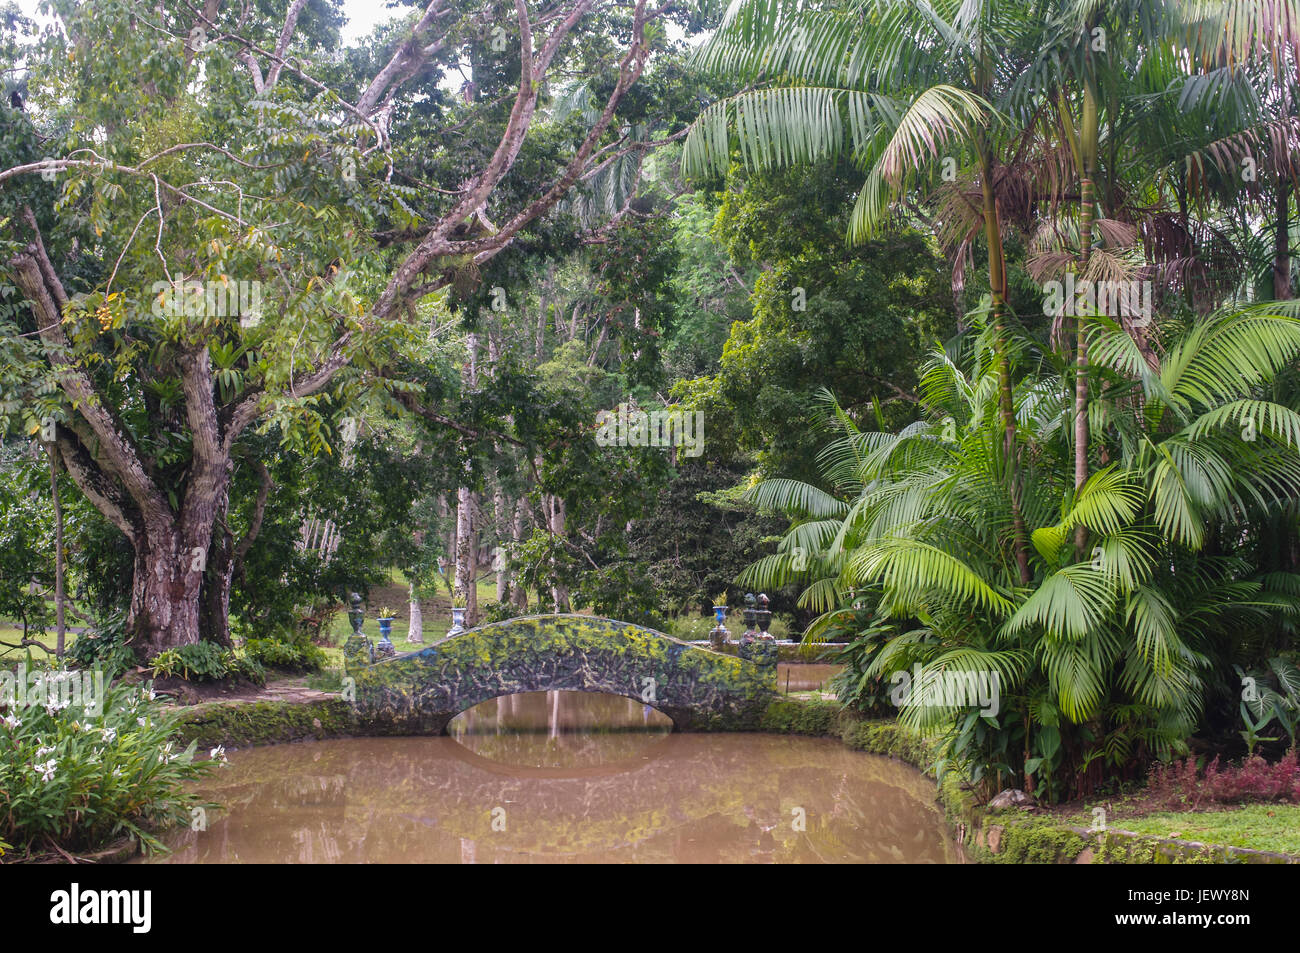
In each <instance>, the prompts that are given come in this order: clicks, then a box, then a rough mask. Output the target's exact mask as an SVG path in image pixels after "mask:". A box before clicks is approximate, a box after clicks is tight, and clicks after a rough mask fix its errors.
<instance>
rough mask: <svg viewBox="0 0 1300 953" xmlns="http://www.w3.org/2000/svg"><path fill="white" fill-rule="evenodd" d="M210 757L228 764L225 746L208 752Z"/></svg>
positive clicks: (219, 746)
mask: <svg viewBox="0 0 1300 953" xmlns="http://www.w3.org/2000/svg"><path fill="white" fill-rule="evenodd" d="M208 757H210V758H211V759H212V760H213V761H220V762H222V763H226V762H227V758H226V748H225V745H217V746H216V747H215V748H213V749H212V750H211V751H209V752H208Z"/></svg>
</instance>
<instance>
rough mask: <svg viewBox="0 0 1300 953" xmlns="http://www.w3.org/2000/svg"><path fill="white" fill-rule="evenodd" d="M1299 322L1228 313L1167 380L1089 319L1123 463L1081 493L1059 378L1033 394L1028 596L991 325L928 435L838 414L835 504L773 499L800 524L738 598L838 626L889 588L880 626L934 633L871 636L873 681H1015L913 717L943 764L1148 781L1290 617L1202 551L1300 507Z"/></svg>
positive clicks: (939, 403) (1175, 354) (1090, 780)
mask: <svg viewBox="0 0 1300 953" xmlns="http://www.w3.org/2000/svg"><path fill="white" fill-rule="evenodd" d="M986 310H987V311H988V312H991V307H989V308H986ZM1297 317H1298V315H1297V314H1296V313H1288V312H1286V311H1285V309H1283V310H1279V309H1276V308H1273V309H1262V308H1259V307H1256V308H1252V309H1247V310H1239V311H1231V312H1222V313H1218V314H1215V315H1213V316H1211V317H1210V318H1208V319H1207V320H1204V321H1200V322H1197V323H1194V324H1192V325H1190V326H1189V327H1187V328H1186V329H1185V330H1184V331H1183V332H1182V333H1181V334H1179V335H1177V336H1176V337H1174V338H1173V339H1172V340H1171V343H1170V346H1169V348H1168V350H1167V352H1166V354H1165V357H1164V359H1163V361H1162V362H1161V364H1160V365H1159V366H1158V367H1157V368H1155V369H1152V368H1151V367H1150V365H1149V364H1148V362H1147V358H1146V356H1145V355H1144V354H1143V353H1142V351H1141V349H1140V348H1139V347H1138V345H1137V344H1136V342H1134V341H1133V339H1132V338H1131V337H1130V336H1129V335H1128V334H1127V333H1125V331H1124V329H1123V328H1122V327H1120V326H1119V325H1118V324H1116V323H1115V322H1113V321H1111V320H1109V319H1107V318H1105V317H1100V316H1092V317H1086V318H1084V319H1083V320H1084V323H1085V327H1086V333H1087V334H1088V341H1087V344H1088V347H1089V353H1090V354H1091V356H1092V358H1091V359H1092V361H1093V362H1094V364H1095V367H1096V372H1097V373H1098V374H1099V375H1101V377H1102V379H1103V381H1104V384H1105V386H1104V388H1103V389H1101V390H1100V391H1099V392H1098V393H1096V394H1094V396H1093V397H1092V398H1091V399H1090V404H1089V407H1088V409H1087V410H1088V413H1089V416H1090V418H1091V419H1092V420H1093V421H1094V422H1096V424H1097V425H1098V426H1097V430H1098V431H1099V432H1104V433H1106V434H1108V435H1112V436H1113V438H1114V444H1115V448H1114V449H1115V454H1114V459H1113V460H1112V462H1111V463H1109V464H1108V465H1107V466H1105V467H1103V468H1101V469H1098V470H1096V471H1095V472H1093V473H1091V474H1090V476H1089V478H1088V480H1087V481H1086V482H1085V483H1084V485H1083V486H1082V487H1079V488H1076V487H1075V486H1074V480H1073V466H1072V454H1071V453H1070V452H1069V450H1070V448H1069V435H1068V429H1069V428H1068V421H1069V419H1070V415H1071V407H1070V403H1071V401H1070V400H1069V399H1068V398H1067V394H1066V391H1065V390H1064V389H1063V388H1062V386H1061V384H1062V381H1061V379H1060V377H1059V376H1057V375H1055V374H1050V373H1049V374H1041V375H1027V376H1025V377H1024V378H1023V379H1022V380H1020V381H1019V382H1018V383H1017V385H1016V387H1015V408H1016V414H1017V418H1018V422H1019V426H1020V429H1021V433H1022V436H1023V439H1024V440H1025V442H1026V448H1027V452H1026V461H1027V462H1026V470H1025V472H1026V477H1027V479H1026V484H1025V496H1024V499H1023V502H1024V513H1025V516H1026V519H1027V520H1028V522H1029V525H1030V526H1032V527H1034V529H1033V533H1032V537H1031V538H1032V542H1033V547H1034V553H1033V557H1032V569H1033V573H1034V575H1033V578H1032V582H1031V583H1030V584H1028V585H1025V584H1022V583H1021V582H1020V578H1019V572H1018V568H1017V566H1016V563H1015V560H1014V558H1013V556H1012V555H1011V554H1010V553H1009V552H1008V549H1007V546H1006V545H1005V542H1006V540H1007V538H1008V535H1009V531H1010V526H1009V523H1010V520H1009V517H1008V514H1009V512H1010V500H1009V496H1008V491H1007V487H1006V486H1005V484H1004V483H1003V482H1002V481H1000V480H999V479H997V477H996V473H997V465H996V458H997V455H998V453H999V442H1000V441H999V431H1000V423H999V419H998V418H999V411H998V403H999V401H998V396H997V391H998V389H999V387H1000V384H999V382H998V380H997V374H996V371H995V370H994V363H995V362H994V360H993V356H992V353H991V351H992V339H993V334H992V333H991V330H992V329H991V325H989V324H988V316H987V315H985V316H984V317H983V319H982V320H983V323H984V324H985V325H986V327H985V329H984V330H983V332H982V333H981V334H980V335H979V336H978V337H977V338H976V339H975V341H974V342H973V343H972V345H971V346H970V349H969V352H968V354H967V355H966V359H965V360H958V359H957V358H958V357H959V356H960V355H953V354H949V353H946V352H936V353H935V355H934V357H933V359H932V361H931V362H930V363H929V364H928V365H927V366H926V367H925V368H924V370H923V374H922V383H921V397H922V404H923V409H924V411H925V414H926V419H924V420H922V421H920V422H918V423H916V424H913V425H911V426H910V427H908V428H906V429H905V430H904V431H902V432H900V433H897V434H886V433H870V432H862V431H860V430H859V429H858V428H857V426H856V425H855V424H854V423H853V421H852V420H851V419H850V418H848V417H847V415H845V414H844V413H843V411H842V410H840V409H839V408H838V407H836V406H835V405H834V404H833V401H830V399H829V398H828V403H829V405H830V409H829V413H828V417H827V419H828V420H829V421H831V422H832V423H833V426H834V427H835V429H836V431H837V432H838V436H837V439H836V440H835V441H834V442H832V443H831V444H830V445H829V446H828V448H827V450H826V451H825V452H824V454H823V455H822V460H821V462H822V464H823V467H824V472H825V474H826V480H827V485H828V486H829V487H830V488H831V490H830V491H827V490H823V489H820V488H817V487H811V486H806V485H802V484H798V483H794V482H792V481H788V480H775V481H767V482H765V483H762V484H759V485H758V486H757V487H756V488H755V489H754V490H752V491H751V493H750V497H751V499H753V500H754V501H755V502H757V503H759V504H761V505H764V506H768V507H773V508H779V509H783V510H785V511H786V512H787V513H789V514H790V515H792V516H793V517H794V519H795V525H794V526H793V528H792V529H791V531H790V532H789V534H787V536H786V537H785V539H784V540H783V543H782V546H781V548H780V551H779V552H778V553H777V554H776V555H775V556H772V557H768V558H767V559H765V560H762V561H760V562H758V563H756V564H754V565H753V566H751V567H750V568H749V569H748V570H747V571H746V572H745V574H744V575H742V577H741V578H740V580H739V581H740V582H741V583H742V584H745V585H751V584H752V585H761V586H779V585H783V584H787V583H789V582H799V583H801V584H803V585H804V586H805V589H804V592H803V595H802V596H801V600H802V601H803V603H804V604H805V605H807V606H809V607H813V608H818V609H821V610H822V611H823V612H824V613H825V614H824V615H823V617H822V620H819V621H820V623H821V624H825V622H826V620H827V619H828V618H829V617H832V616H834V615H835V613H836V612H837V611H840V610H841V609H842V607H843V606H845V605H847V604H848V602H849V600H850V598H851V593H853V592H854V591H855V590H860V589H866V588H871V587H879V591H880V592H881V605H880V608H881V610H883V611H884V612H886V613H887V614H888V616H889V617H890V618H891V619H893V620H898V621H903V620H908V619H910V620H915V622H916V623H917V625H916V627H915V628H913V629H911V630H910V631H907V632H903V633H899V632H897V630H896V629H876V630H874V631H873V632H872V633H871V634H870V636H869V638H870V639H872V640H876V641H878V642H879V643H880V644H879V645H878V646H876V650H875V651H874V653H873V655H872V661H871V663H870V665H869V666H868V668H867V670H866V672H865V674H867V675H872V676H878V677H881V678H888V677H891V676H893V675H894V673H896V672H899V671H907V670H909V669H910V668H911V666H913V665H917V664H919V665H921V666H922V673H923V675H922V679H923V681H922V688H923V689H924V686H926V685H931V684H934V683H935V682H936V681H937V680H938V679H940V678H944V677H947V676H948V675H950V674H952V673H963V674H964V675H966V676H973V675H977V674H983V675H986V676H987V675H989V674H990V673H997V677H998V679H999V681H1000V684H1001V686H1002V691H1003V695H1002V705H1001V711H1000V712H998V713H995V714H994V716H993V717H991V718H990V717H987V716H986V715H983V714H981V712H980V711H979V710H978V709H977V708H974V707H972V706H971V705H969V704H967V705H960V704H946V705H940V706H932V705H927V704H923V703H908V704H904V705H903V707H902V710H901V713H900V717H901V718H902V720H903V721H904V722H906V723H909V724H912V725H914V726H916V727H918V728H921V729H925V730H931V731H942V732H944V733H945V734H946V737H947V742H948V745H947V754H946V756H945V757H946V758H947V759H951V760H953V761H956V762H960V763H963V764H964V765H965V766H966V768H967V769H968V770H969V771H970V773H971V774H972V776H973V777H974V778H975V779H976V780H978V779H980V778H981V777H988V778H994V777H996V778H997V780H998V781H999V782H1001V780H1002V779H1003V778H1004V777H1005V776H1006V775H1008V774H1010V775H1023V776H1024V778H1025V783H1026V785H1027V786H1029V787H1031V788H1032V784H1033V780H1034V778H1037V779H1039V780H1040V781H1041V783H1042V784H1043V786H1044V787H1045V788H1046V789H1047V791H1048V793H1049V794H1051V795H1053V796H1059V795H1061V794H1079V793H1086V792H1087V791H1088V790H1090V789H1091V787H1092V786H1093V785H1095V784H1096V783H1097V782H1098V781H1099V780H1100V769H1101V767H1102V766H1103V765H1104V764H1109V765H1110V766H1111V767H1112V768H1116V769H1119V770H1121V771H1128V772H1132V771H1134V770H1136V768H1137V767H1138V766H1140V764H1141V763H1142V762H1143V761H1144V760H1145V759H1146V758H1147V757H1149V756H1150V755H1151V754H1156V755H1167V754H1169V753H1171V752H1172V751H1174V750H1176V749H1177V747H1178V746H1179V745H1181V744H1182V742H1183V739H1185V738H1186V737H1187V736H1188V735H1189V734H1190V733H1191V731H1192V730H1193V729H1194V727H1195V725H1196V723H1197V720H1198V718H1199V715H1200V712H1201V709H1202V704H1203V699H1204V696H1205V691H1206V678H1207V674H1209V673H1210V672H1211V671H1212V669H1213V667H1214V664H1215V660H1216V658H1217V657H1218V656H1219V655H1221V654H1222V653H1221V652H1220V651H1219V648H1220V647H1221V645H1222V644H1223V643H1224V641H1225V640H1226V639H1227V638H1228V633H1229V631H1230V629H1231V626H1232V624H1233V621H1234V620H1238V621H1239V620H1240V619H1242V618H1243V617H1247V616H1250V617H1255V618H1256V621H1257V617H1258V616H1260V615H1261V614H1263V613H1265V611H1266V609H1267V607H1268V605H1269V604H1270V603H1277V602H1280V601H1284V600H1281V598H1280V596H1279V595H1278V594H1277V593H1272V592H1266V591H1265V590H1266V588H1267V587H1266V586H1265V583H1264V581H1261V580H1259V579H1255V578H1253V577H1252V576H1251V574H1250V573H1249V572H1248V571H1247V569H1246V568H1245V567H1243V566H1242V565H1240V561H1238V560H1233V559H1231V558H1225V557H1222V556H1219V555H1215V554H1212V553H1205V552H1203V551H1204V550H1205V544H1206V540H1207V538H1208V537H1209V536H1210V535H1211V534H1212V532H1213V531H1214V530H1215V528H1216V527H1223V526H1230V527H1235V528H1236V530H1235V533H1236V535H1237V536H1240V535H1241V534H1242V533H1241V527H1242V526H1243V525H1246V524H1249V523H1251V522H1252V521H1256V520H1258V519H1260V518H1261V517H1262V515H1263V514H1266V513H1268V512H1272V511H1276V509H1277V508H1278V507H1280V506H1283V505H1286V504H1288V503H1293V502H1294V501H1295V500H1296V499H1298V498H1300V414H1297V413H1296V411H1295V410H1294V409H1292V408H1290V407H1287V406H1284V405H1282V404H1279V403H1276V402H1274V401H1271V400H1268V399H1265V396H1264V388H1266V387H1267V386H1268V385H1269V383H1270V382H1271V381H1272V380H1273V379H1275V378H1276V376H1277V375H1278V374H1279V373H1281V372H1282V371H1283V370H1284V369H1285V368H1286V367H1287V366H1288V365H1289V364H1290V363H1291V362H1292V361H1294V360H1295V358H1296V357H1297V356H1298V355H1300V320H1298V319H1297ZM965 367H969V370H966V369H964V368H965ZM1079 526H1083V527H1085V528H1086V530H1087V531H1088V534H1089V538H1090V541H1091V542H1092V543H1093V549H1092V552H1091V558H1090V559H1088V560H1085V561H1079V560H1077V559H1074V558H1073V557H1072V555H1071V554H1069V553H1068V550H1069V549H1071V548H1072V547H1070V546H1068V545H1067V543H1068V541H1069V540H1070V539H1071V537H1072V535H1073V534H1074V531H1075V530H1076V529H1077V528H1078V527H1079ZM1228 535H1231V534H1228ZM1275 575H1276V574H1275ZM1297 583H1300V579H1292V580H1291V581H1290V582H1288V583H1286V585H1283V584H1282V583H1281V582H1279V580H1277V579H1274V580H1272V582H1271V583H1270V586H1271V588H1283V589H1285V588H1287V586H1291V587H1292V588H1294V586H1295V585H1296V584H1297ZM818 625H819V623H814V627H813V628H812V629H811V630H810V631H814V632H815V631H816V630H817V628H818ZM922 697H923V696H922Z"/></svg>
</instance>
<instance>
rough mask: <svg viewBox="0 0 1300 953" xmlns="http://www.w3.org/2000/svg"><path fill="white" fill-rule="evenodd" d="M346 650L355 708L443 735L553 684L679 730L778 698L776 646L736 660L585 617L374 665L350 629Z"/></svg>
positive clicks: (552, 619) (749, 725)
mask: <svg viewBox="0 0 1300 953" xmlns="http://www.w3.org/2000/svg"><path fill="white" fill-rule="evenodd" d="M765 648H767V649H772V648H774V646H771V644H770V643H769V644H768V645H767V646H766V647H765ZM343 652H344V659H345V662H346V665H347V675H348V677H349V678H351V679H353V686H352V687H354V689H355V693H356V694H355V703H356V706H357V710H358V713H359V714H360V715H361V717H362V718H364V719H365V720H366V721H367V722H369V723H370V725H371V727H372V728H373V729H374V730H375V731H377V732H383V733H391V734H440V733H442V732H443V731H445V730H446V727H447V723H448V722H449V721H451V719H452V718H454V717H455V716H456V715H458V714H460V713H461V712H462V711H465V710H467V709H469V708H473V707H474V706H475V705H477V704H479V703H480V702H485V701H488V700H490V699H493V698H497V697H498V696H501V695H514V694H516V693H518V692H541V691H552V690H562V691H578V692H604V693H606V694H610V695H624V696H626V697H628V698H634V699H636V700H638V701H641V702H644V703H645V704H647V705H650V706H651V707H652V708H655V709H656V710H658V711H661V712H663V713H664V714H665V715H667V716H668V717H669V718H671V719H672V722H673V727H674V729H675V730H677V731H745V730H753V729H756V728H757V727H758V726H759V722H760V719H761V717H762V715H763V712H764V710H765V709H766V708H767V705H768V703H769V702H770V701H771V700H772V699H773V698H775V697H776V654H775V652H774V651H765V652H762V651H761V652H760V653H759V655H760V660H759V661H755V660H752V659H747V658H736V657H734V656H730V655H724V654H722V653H719V652H713V651H710V650H709V649H705V648H701V647H699V646H697V645H691V644H690V643H688V642H682V641H680V640H678V639H674V638H672V637H671V636H667V635H664V634H663V633H662V632H656V631H655V630H653V629H647V628H644V627H642V626H639V625H632V624H630V623H627V622H616V621H614V620H612V619H599V618H594V617H592V616H584V615H545V616H527V617H525V618H521V619H510V620H509V621H506V622H497V623H493V624H491V625H484V626H480V627H478V628H475V629H467V630H466V631H464V632H461V633H459V634H457V635H452V636H448V637H447V638H444V639H442V640H440V641H438V642H435V643H433V644H432V645H430V646H429V647H428V648H425V649H421V650H419V651H417V652H409V653H407V654H405V655H398V656H395V657H393V658H387V659H382V660H380V661H377V662H372V661H371V652H370V645H369V640H368V639H366V638H365V637H364V636H358V635H353V636H351V637H350V638H349V639H348V641H347V644H346V645H345V646H344V650H343Z"/></svg>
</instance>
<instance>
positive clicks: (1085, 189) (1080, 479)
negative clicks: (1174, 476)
mask: <svg viewBox="0 0 1300 953" xmlns="http://www.w3.org/2000/svg"><path fill="white" fill-rule="evenodd" d="M1097 137H1098V119H1097V98H1096V96H1095V94H1094V92H1093V89H1092V84H1091V82H1089V81H1085V83H1084V85H1083V121H1082V123H1081V124H1080V127H1079V153H1080V160H1081V162H1082V167H1081V168H1080V169H1079V265H1078V271H1079V277H1080V278H1084V277H1086V275H1087V271H1088V261H1089V259H1090V257H1091V255H1092V223H1093V217H1094V216H1093V209H1094V205H1095V196H1096V185H1095V184H1094V182H1093V176H1094V174H1095V172H1096V166H1097ZM1074 323H1075V336H1076V343H1075V356H1074V359H1075V365H1074V489H1075V492H1078V491H1079V489H1080V488H1082V487H1083V485H1084V484H1085V483H1087V482H1088V338H1087V329H1086V327H1085V324H1084V320H1083V317H1082V316H1081V315H1075V318H1074ZM1087 547H1088V530H1087V528H1086V527H1085V526H1083V524H1080V525H1079V526H1077V527H1076V528H1075V530H1074V549H1075V555H1076V557H1077V558H1079V559H1082V558H1083V554H1084V552H1085V551H1086V549H1087Z"/></svg>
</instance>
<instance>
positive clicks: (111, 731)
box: [99, 728, 117, 742]
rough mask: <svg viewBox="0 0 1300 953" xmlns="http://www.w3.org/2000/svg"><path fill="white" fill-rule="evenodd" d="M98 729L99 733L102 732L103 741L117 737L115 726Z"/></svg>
mask: <svg viewBox="0 0 1300 953" xmlns="http://www.w3.org/2000/svg"><path fill="white" fill-rule="evenodd" d="M99 730H100V733H102V734H103V736H104V741H105V742H112V740H113V739H114V738H116V737H117V729H116V728H100V729H99Z"/></svg>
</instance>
